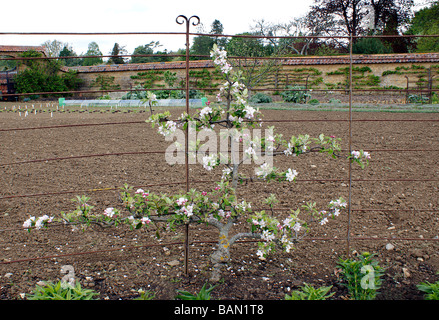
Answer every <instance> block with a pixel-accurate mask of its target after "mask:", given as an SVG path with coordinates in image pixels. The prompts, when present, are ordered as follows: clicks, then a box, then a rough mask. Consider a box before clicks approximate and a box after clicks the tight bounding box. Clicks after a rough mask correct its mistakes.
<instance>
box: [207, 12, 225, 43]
mask: <svg viewBox="0 0 439 320" xmlns="http://www.w3.org/2000/svg"><path fill="white" fill-rule="evenodd" d="M223 32H224V27H223V24H222V23H221V22H220V21H219V20H217V19H215V20H214V21H213V22H212V26H211V30H210V33H211V34H223ZM213 42H214V43H215V44H216V45H217V46H218V47H219V48H225V46H226V44H227V39H226V38H225V37H213Z"/></svg>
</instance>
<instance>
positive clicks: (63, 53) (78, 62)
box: [59, 45, 82, 67]
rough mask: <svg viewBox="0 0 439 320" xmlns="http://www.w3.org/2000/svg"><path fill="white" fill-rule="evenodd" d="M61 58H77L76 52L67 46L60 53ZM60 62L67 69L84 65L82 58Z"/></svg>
mask: <svg viewBox="0 0 439 320" xmlns="http://www.w3.org/2000/svg"><path fill="white" fill-rule="evenodd" d="M59 56H60V57H76V56H77V55H76V53H75V51H73V49H72V48H71V47H69V46H67V45H65V46H64V48H63V49H62V50H61V52H60V53H59ZM60 61H61V62H62V63H63V64H64V65H65V66H67V67H73V66H79V65H81V64H82V59H80V58H68V59H60Z"/></svg>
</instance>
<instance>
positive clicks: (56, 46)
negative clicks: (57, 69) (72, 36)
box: [41, 40, 72, 57]
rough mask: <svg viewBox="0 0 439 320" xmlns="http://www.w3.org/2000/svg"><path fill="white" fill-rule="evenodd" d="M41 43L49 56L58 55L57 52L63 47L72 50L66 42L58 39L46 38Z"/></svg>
mask: <svg viewBox="0 0 439 320" xmlns="http://www.w3.org/2000/svg"><path fill="white" fill-rule="evenodd" d="M41 45H42V46H43V47H45V48H46V50H47V54H48V56H49V57H59V54H60V52H61V51H62V50H63V49H64V47H67V48H68V49H69V50H72V47H71V46H70V45H69V44H68V43H65V42H62V41H59V40H53V41H50V40H47V41H45V42H44V43H42V44H41Z"/></svg>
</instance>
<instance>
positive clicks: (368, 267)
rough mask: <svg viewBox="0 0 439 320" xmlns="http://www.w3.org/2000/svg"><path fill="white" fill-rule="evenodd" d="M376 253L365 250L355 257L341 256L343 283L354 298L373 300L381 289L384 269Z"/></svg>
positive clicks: (340, 265) (340, 264)
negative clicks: (376, 257) (344, 257)
mask: <svg viewBox="0 0 439 320" xmlns="http://www.w3.org/2000/svg"><path fill="white" fill-rule="evenodd" d="M373 256H374V254H371V253H369V252H363V253H362V254H360V255H358V256H357V257H356V258H355V259H346V260H343V259H341V258H340V261H339V263H338V267H339V268H341V275H342V278H343V280H344V281H343V282H342V284H343V285H344V286H346V287H347V289H348V291H349V294H350V295H351V296H352V298H353V299H354V300H373V299H375V297H376V295H377V293H378V290H379V289H380V286H381V283H382V280H381V276H382V275H383V271H384V269H383V268H382V267H380V266H379V263H378V261H376V260H374V259H373Z"/></svg>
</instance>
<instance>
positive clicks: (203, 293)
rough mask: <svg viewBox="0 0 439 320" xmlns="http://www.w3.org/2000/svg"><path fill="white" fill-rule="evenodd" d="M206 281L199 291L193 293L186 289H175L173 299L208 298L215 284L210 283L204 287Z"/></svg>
mask: <svg viewBox="0 0 439 320" xmlns="http://www.w3.org/2000/svg"><path fill="white" fill-rule="evenodd" d="M206 285H207V282H206V283H205V284H204V285H203V287H202V288H201V290H200V292H198V293H196V294H193V293H190V292H188V291H183V290H177V293H178V295H176V296H175V299H180V300H210V298H211V297H210V293H211V292H212V290H213V289H215V288H216V287H217V285H214V286H212V285H210V287H209V288H208V289H206Z"/></svg>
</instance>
